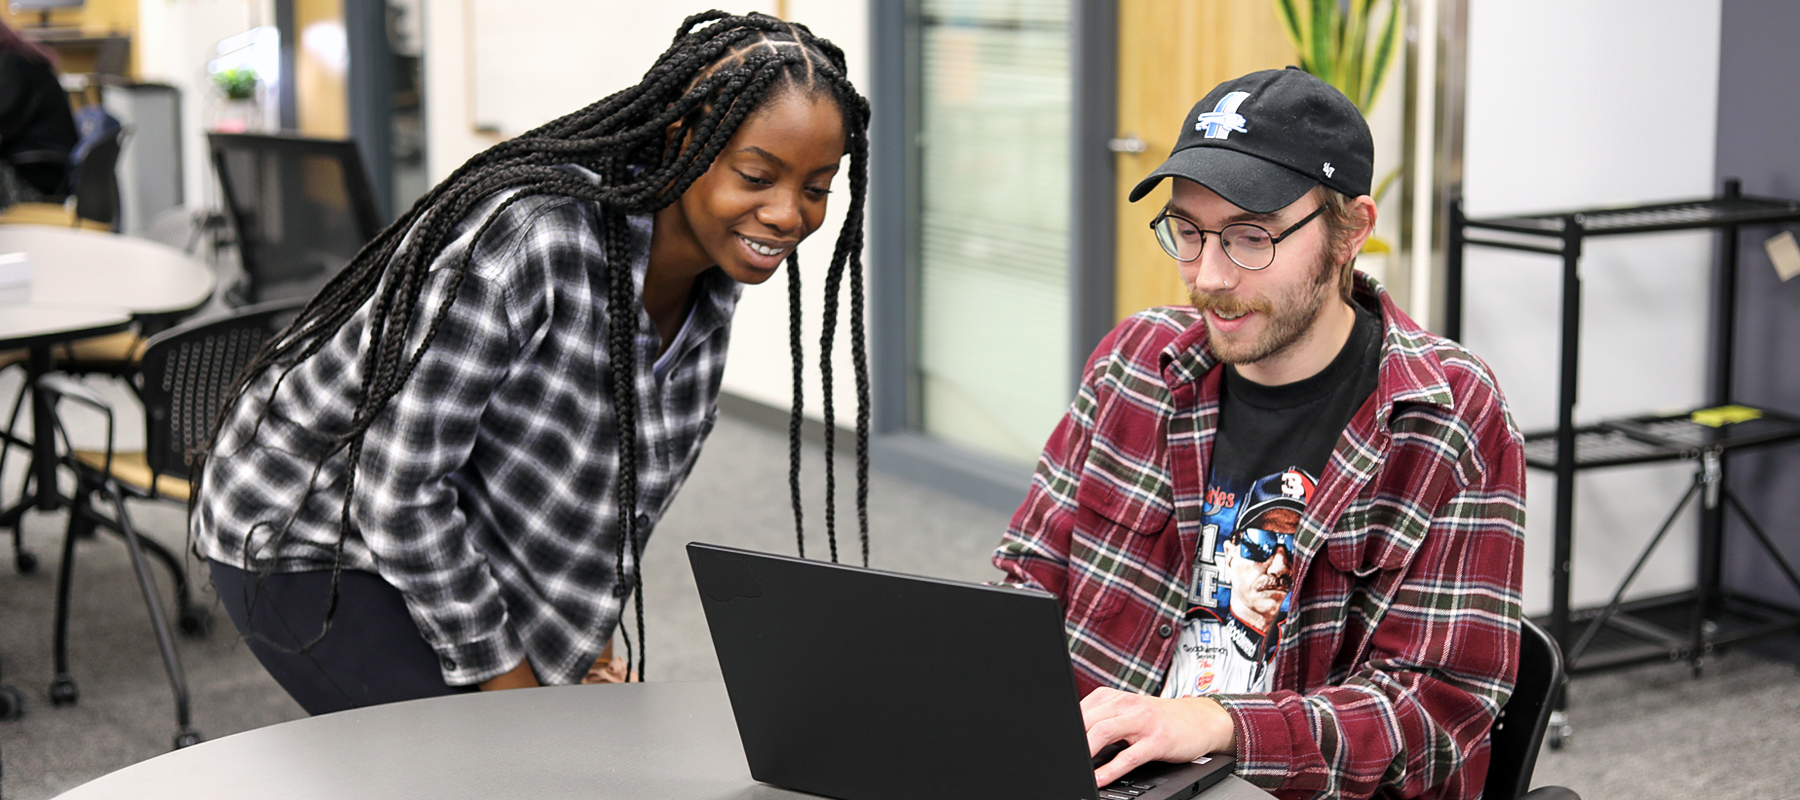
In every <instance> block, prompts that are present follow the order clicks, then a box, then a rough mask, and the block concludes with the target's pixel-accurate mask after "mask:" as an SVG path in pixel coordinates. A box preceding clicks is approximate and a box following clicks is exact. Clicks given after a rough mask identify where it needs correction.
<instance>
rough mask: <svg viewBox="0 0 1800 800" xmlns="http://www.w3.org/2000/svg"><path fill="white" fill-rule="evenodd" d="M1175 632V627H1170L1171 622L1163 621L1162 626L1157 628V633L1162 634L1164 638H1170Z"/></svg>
mask: <svg viewBox="0 0 1800 800" xmlns="http://www.w3.org/2000/svg"><path fill="white" fill-rule="evenodd" d="M1173 633H1175V629H1174V628H1171V627H1169V623H1167V622H1165V623H1163V624H1162V627H1159V628H1157V629H1156V635H1157V636H1161V637H1163V638H1164V639H1167V638H1169V636H1170V635H1171V634H1173Z"/></svg>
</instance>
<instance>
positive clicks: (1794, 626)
mask: <svg viewBox="0 0 1800 800" xmlns="http://www.w3.org/2000/svg"><path fill="white" fill-rule="evenodd" d="M1694 599H1695V598H1694V593H1693V592H1691V591H1688V592H1679V593H1676V594H1671V595H1664V596H1661V597H1653V598H1649V599H1645V600H1637V601H1633V602H1630V603H1624V604H1622V605H1620V606H1619V610H1618V612H1616V613H1615V614H1614V615H1613V617H1612V618H1611V619H1609V620H1607V622H1606V624H1605V625H1602V626H1601V628H1600V632H1599V633H1598V634H1597V635H1596V636H1595V637H1594V640H1593V642H1592V643H1590V644H1589V645H1588V648H1587V650H1586V651H1584V652H1582V653H1580V654H1579V655H1578V657H1577V658H1576V659H1575V661H1574V663H1572V664H1570V665H1569V667H1568V671H1569V674H1571V675H1577V674H1581V673H1586V672H1598V671H1600V670H1606V669H1614V668H1617V667H1623V666H1627V665H1630V664H1639V663H1643V662H1646V661H1665V660H1667V661H1680V660H1691V659H1693V658H1696V657H1699V656H1703V655H1705V653H1702V652H1694V639H1693V621H1694ZM1712 611H1713V613H1712V615H1711V616H1710V617H1708V618H1707V619H1706V620H1705V621H1704V622H1703V623H1702V628H1703V636H1702V639H1703V641H1704V642H1705V644H1704V645H1703V647H1704V648H1705V649H1709V650H1710V649H1712V648H1714V647H1721V646H1725V645H1730V644H1734V643H1736V642H1741V641H1746V640H1749V639H1754V638H1756V637H1759V636H1767V635H1769V634H1773V633H1782V632H1785V631H1794V630H1800V612H1797V611H1795V610H1794V609H1791V608H1787V607H1785V606H1780V605H1776V604H1773V603H1768V602H1765V601H1762V600H1757V599H1754V598H1749V597H1742V596H1738V595H1732V594H1725V595H1722V596H1721V597H1719V599H1718V600H1716V601H1714V602H1713V603H1712ZM1599 615H1600V609H1598V608H1589V609H1578V610H1575V611H1572V612H1570V614H1569V627H1570V629H1571V631H1573V633H1572V635H1574V636H1577V637H1579V636H1580V635H1581V634H1582V632H1583V631H1586V630H1587V627H1588V624H1589V623H1591V622H1592V621H1593V620H1594V619H1595V618H1596V617H1598V616H1599ZM1538 622H1539V624H1541V625H1548V624H1549V619H1548V618H1543V619H1541V620H1538Z"/></svg>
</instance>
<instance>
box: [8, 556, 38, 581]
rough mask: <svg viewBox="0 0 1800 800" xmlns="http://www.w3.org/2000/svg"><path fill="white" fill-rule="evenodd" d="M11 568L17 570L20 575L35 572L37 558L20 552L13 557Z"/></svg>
mask: <svg viewBox="0 0 1800 800" xmlns="http://www.w3.org/2000/svg"><path fill="white" fill-rule="evenodd" d="M13 567H15V568H16V569H18V570H19V574H20V575H30V574H31V573H33V572H37V567H38V561H37V556H35V555H32V554H30V553H26V552H23V551H21V552H19V553H18V554H16V555H14V556H13Z"/></svg>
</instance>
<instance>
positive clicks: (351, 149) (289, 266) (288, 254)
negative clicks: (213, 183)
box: [207, 133, 381, 304]
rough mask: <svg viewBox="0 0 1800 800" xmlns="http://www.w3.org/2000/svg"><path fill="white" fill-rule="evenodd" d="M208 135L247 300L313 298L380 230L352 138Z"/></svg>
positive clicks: (235, 134)
mask: <svg viewBox="0 0 1800 800" xmlns="http://www.w3.org/2000/svg"><path fill="white" fill-rule="evenodd" d="M207 139H208V140H209V141H210V142H211V145H212V157H213V166H214V167H215V168H216V169H217V170H218V173H219V184H220V186H221V187H222V188H223V189H224V194H225V206H226V211H227V213H228V216H230V217H231V220H232V224H233V225H234V226H235V227H236V229H237V240H238V255H239V257H240V258H242V260H243V264H244V286H243V287H242V290H241V294H242V296H243V300H244V302H245V303H249V304H254V303H261V302H266V301H269V300H275V299H278V298H284V297H311V296H312V295H313V294H314V293H315V292H317V291H318V290H319V288H320V287H322V286H324V285H325V282H326V281H327V280H329V279H330V278H331V276H332V275H335V274H337V272H338V270H340V269H343V267H344V265H345V264H348V263H349V262H350V258H351V257H352V256H354V255H356V251H358V250H360V249H362V246H363V245H364V244H367V243H368V242H369V240H371V239H373V238H375V234H376V233H377V232H379V231H380V229H381V223H380V220H379V217H378V215H377V212H376V210H375V195H374V193H373V191H372V190H371V189H370V188H369V176H368V173H366V172H364V171H363V164H362V158H361V157H360V156H358V155H357V152H356V144H355V143H354V142H350V141H344V140H337V139H312V138H307V137H303V136H291V135H266V134H253V133H214V134H209V135H208V136H207Z"/></svg>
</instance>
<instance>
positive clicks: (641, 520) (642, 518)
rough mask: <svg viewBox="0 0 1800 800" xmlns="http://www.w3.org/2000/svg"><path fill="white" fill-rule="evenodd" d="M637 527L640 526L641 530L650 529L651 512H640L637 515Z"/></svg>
mask: <svg viewBox="0 0 1800 800" xmlns="http://www.w3.org/2000/svg"><path fill="white" fill-rule="evenodd" d="M637 527H638V530H640V531H645V530H649V529H650V515H649V514H639V515H638V516H637Z"/></svg>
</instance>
